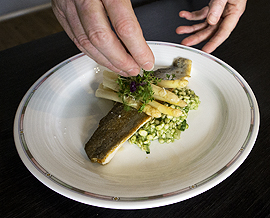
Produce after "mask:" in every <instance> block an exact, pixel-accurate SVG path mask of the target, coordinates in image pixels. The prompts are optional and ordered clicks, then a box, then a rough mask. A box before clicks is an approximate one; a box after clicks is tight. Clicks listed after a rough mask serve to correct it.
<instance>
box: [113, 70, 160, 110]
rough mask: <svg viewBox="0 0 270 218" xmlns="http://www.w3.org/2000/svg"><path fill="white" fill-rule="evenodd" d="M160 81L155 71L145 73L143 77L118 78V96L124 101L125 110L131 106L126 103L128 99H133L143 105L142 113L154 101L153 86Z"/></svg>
mask: <svg viewBox="0 0 270 218" xmlns="http://www.w3.org/2000/svg"><path fill="white" fill-rule="evenodd" d="M158 81H160V79H158V78H156V77H155V76H154V74H153V71H143V75H138V76H132V77H123V76H118V79H117V83H118V84H119V91H118V95H119V97H120V98H121V99H122V101H123V103H124V105H125V109H126V110H128V109H129V106H128V105H127V103H126V100H125V99H126V97H128V96H129V97H132V98H133V99H135V100H138V101H141V102H142V105H141V107H140V108H139V112H142V111H143V109H144V107H145V106H146V104H148V103H149V102H150V101H152V100H154V98H153V94H154V92H153V90H152V87H151V84H157V82H158Z"/></svg>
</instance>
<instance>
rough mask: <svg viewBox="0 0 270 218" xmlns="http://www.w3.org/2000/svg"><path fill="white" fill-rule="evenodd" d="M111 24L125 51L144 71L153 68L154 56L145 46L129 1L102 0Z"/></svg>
mask: <svg viewBox="0 0 270 218" xmlns="http://www.w3.org/2000/svg"><path fill="white" fill-rule="evenodd" d="M103 4H104V7H105V8H106V10H107V13H108V16H109V18H110V20H111V23H112V25H113V27H114V29H115V31H116V33H117V35H118V37H119V38H120V39H121V41H122V42H123V44H124V45H125V46H126V49H127V50H128V51H129V52H130V54H131V56H132V57H133V58H134V60H135V61H136V62H137V63H138V65H139V66H140V67H141V68H143V69H145V70H152V69H153V67H154V61H155V59H154V55H153V53H152V51H151V49H150V48H149V46H148V45H147V43H146V41H145V39H144V37H143V33H142V30H141V27H140V25H139V22H138V20H137V18H136V16H135V13H134V11H133V8H132V5H131V2H130V1H129V0H124V1H123V0H114V1H111V0H103Z"/></svg>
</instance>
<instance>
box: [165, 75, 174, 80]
mask: <svg viewBox="0 0 270 218" xmlns="http://www.w3.org/2000/svg"><path fill="white" fill-rule="evenodd" d="M166 77H167V80H169V79H170V78H171V77H172V78H171V80H173V79H174V78H175V77H176V76H175V74H172V75H170V74H166Z"/></svg>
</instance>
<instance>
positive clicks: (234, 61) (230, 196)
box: [0, 0, 270, 218]
mask: <svg viewBox="0 0 270 218" xmlns="http://www.w3.org/2000/svg"><path fill="white" fill-rule="evenodd" d="M133 5H134V7H135V12H136V15H137V16H138V20H139V22H140V24H141V26H142V28H143V32H144V35H145V38H146V40H155V41H168V42H175V43H180V42H181V40H182V39H183V37H184V36H178V35H177V34H176V33H175V28H176V27H177V26H179V25H185V24H190V22H188V21H185V20H183V19H180V18H179V17H178V12H179V11H180V10H182V9H185V10H193V9H200V8H202V7H203V6H204V5H206V3H205V1H195V0H194V1H165V0H164V1H142V0H141V1H134V2H133ZM269 12H270V2H269V0H256V1H255V0H249V1H248V3H247V8H246V11H245V13H244V15H243V16H242V18H241V19H240V22H239V24H238V26H237V27H236V29H235V30H234V31H233V33H232V34H231V36H230V38H229V39H228V40H226V41H225V42H224V43H223V44H222V45H221V46H220V47H219V48H218V49H217V50H216V51H215V52H213V55H214V56H216V57H218V58H220V59H221V60H223V61H225V62H226V63H228V64H229V65H230V66H232V67H233V68H234V69H235V70H237V71H238V72H239V73H240V74H241V75H242V76H243V77H244V79H245V80H246V81H247V82H248V83H249V85H250V86H251V88H252V90H253V92H254V94H255V96H256V98H257V101H258V104H259V107H260V116H261V124H260V131H259V135H258V138H257V141H256V143H255V145H254V148H253V150H252V151H251V153H250V155H249V156H248V158H247V159H246V160H245V162H244V163H243V164H242V165H241V166H240V167H239V168H238V169H237V170H236V171H235V172H234V173H233V174H232V175H231V176H230V177H228V178H227V179H226V180H224V181H223V182H221V183H220V184H219V185H217V186H216V187H214V188H212V189H210V190H208V191H206V192H205V193H202V194H200V195H198V196H196V197H193V198H191V199H188V200H185V201H183V202H179V203H175V204H173V205H169V206H163V207H159V208H153V209H146V210H128V211H124V210H111V209H104V208H98V207H94V206H89V205H85V204H82V203H79V202H76V201H73V200H70V199H68V198H66V197H64V196H61V195H59V194H57V193H56V192H54V191H52V190H51V189H49V188H47V187H46V186H45V185H43V184H42V183H41V182H39V181H38V180H37V179H36V178H35V177H34V176H33V175H32V174H31V173H30V172H29V171H28V169H27V168H26V167H25V166H24V164H23V163H22V161H21V160H20V157H19V155H18V153H17V151H16V148H15V144H14V141H13V132H12V131H13V119H14V116H15V113H16V109H17V107H18V105H19V103H20V100H21V99H22V98H23V96H24V94H25V93H26V91H27V90H28V89H29V88H30V86H31V85H32V84H33V83H34V82H35V81H36V80H37V79H38V78H39V77H40V76H41V75H43V74H44V73H45V72H46V71H47V70H49V69H50V68H52V67H53V66H55V65H56V64H58V63H60V62H61V61H63V60H65V59H67V58H69V57H71V56H73V55H75V54H77V53H79V51H78V49H77V48H76V47H75V46H74V45H73V43H72V42H71V41H70V39H69V38H68V37H67V36H66V34H65V33H64V32H61V33H58V34H55V35H51V36H48V37H45V38H42V39H40V40H36V41H33V42H30V43H27V44H23V45H20V46H16V47H14V48H11V49H7V50H4V51H1V52H0V72H1V79H0V96H1V98H0V100H1V106H0V128H1V129H0V130H1V135H0V140H1V145H0V149H1V150H0V152H1V153H0V154H1V156H0V175H1V176H0V200H1V202H0V203H1V206H0V216H1V217H51V218H52V217H188V218H189V217H270V199H269V198H270V188H269V184H270V169H269V164H270V161H269V159H270V147H269V139H270V137H269V135H270V125H269V119H270V113H269V111H270V106H269V105H270V101H269V96H270V91H269V81H270V76H269V73H270V70H269V69H270V55H269V50H270V42H269V41H270V39H269V38H270V30H269V27H270V17H269ZM201 46H202V45H198V46H195V47H196V48H201Z"/></svg>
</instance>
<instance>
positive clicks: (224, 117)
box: [14, 42, 259, 209]
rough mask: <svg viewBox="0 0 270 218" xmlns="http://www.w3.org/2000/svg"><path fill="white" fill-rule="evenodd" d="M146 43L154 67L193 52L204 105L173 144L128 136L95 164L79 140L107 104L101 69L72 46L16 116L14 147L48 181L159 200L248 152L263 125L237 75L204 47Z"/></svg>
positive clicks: (82, 192) (174, 198)
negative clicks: (136, 141)
mask: <svg viewBox="0 0 270 218" xmlns="http://www.w3.org/2000/svg"><path fill="white" fill-rule="evenodd" d="M148 44H149V46H150V48H151V49H152V51H153V53H154V55H155V59H156V68H158V67H165V66H169V65H171V64H172V61H173V59H174V58H176V57H184V58H188V59H191V60H192V73H191V78H190V84H189V88H191V89H193V90H194V91H195V93H196V94H197V95H199V97H200V100H201V105H200V106H199V109H198V110H196V111H191V112H190V113H189V117H188V120H187V121H188V124H189V129H188V130H186V131H185V132H183V133H182V134H181V139H180V140H178V141H176V142H174V143H171V144H159V143H158V142H154V143H152V144H151V147H150V149H151V154H150V155H147V154H145V153H144V152H143V151H141V150H140V149H139V148H138V147H137V146H136V145H131V144H129V143H128V142H126V143H125V144H124V145H123V147H122V148H121V149H120V150H119V151H118V152H117V154H116V155H115V157H114V158H113V159H112V161H111V162H110V163H109V164H107V165H105V166H101V165H99V164H96V163H91V162H90V161H89V159H88V158H87V156H86V154H85V152H84V144H85V143H86V142H87V140H88V139H89V137H90V136H91V135H92V133H93V132H94V131H95V129H96V128H97V126H98V123H99V120H100V119H101V118H102V117H103V116H104V115H106V113H107V112H108V111H109V110H110V109H111V107H112V105H113V104H112V102H110V101H109V100H104V99H98V98H96V97H95V94H94V93H95V90H96V89H97V87H98V85H99V83H101V82H102V70H103V69H102V67H101V66H99V65H98V64H96V62H94V61H93V60H92V59H90V58H89V57H87V56H85V55H83V54H78V55H76V56H74V57H72V58H70V59H68V60H66V61H64V62H62V63H60V64H59V65H57V66H56V67H54V68H52V69H51V70H49V71H48V72H47V73H45V74H44V75H43V76H42V77H41V78H40V79H39V80H38V81H37V82H36V83H35V84H34V85H33V86H32V87H31V88H30V89H29V91H28V92H27V93H26V94H25V96H24V98H23V99H22V101H21V104H20V106H19V108H18V110H17V113H16V117H15V122H14V138H15V142H16V147H17V150H18V153H19V155H20V157H21V159H22V161H23V162H24V164H25V165H26V167H27V168H28V169H29V170H30V172H31V173H32V174H33V175H34V176H35V177H36V178H37V179H39V180H40V181H41V182H42V183H44V184H45V185H46V186H48V187H49V188H51V189H53V190H54V191H56V192H58V193H60V194H62V195H64V196H66V197H68V198H71V199H74V200H76V201H79V202H83V203H85V204H89V205H94V206H99V207H105V208H117V209H140V208H151V207H158V206H162V205H168V204H172V203H175V202H179V201H183V200H185V199H188V198H191V197H194V196H196V195H198V194H200V193H202V192H204V191H206V190H208V189H210V188H212V187H213V186H215V185H217V184H218V183H220V182H221V181H222V180H224V179H225V178H227V177H228V176H229V175H230V174H232V173H233V172H234V171H235V170H236V169H237V168H238V167H239V166H240V165H241V163H242V162H243V161H244V160H245V158H246V157H247V156H248V154H249V152H250V151H251V149H252V147H253V145H254V143H255V140H256V137H257V134H258V130H259V110H258V105H257V102H256V99H255V96H254V94H253V92H252V90H251V88H250V87H249V85H248V84H247V82H246V81H245V80H244V79H243V78H242V76H241V75H240V74H239V73H237V72H236V71H235V70H234V69H233V68H231V67H230V66H229V65H227V64H226V63H224V62H223V61H221V60H219V59H217V58H215V57H213V56H211V55H209V54H206V53H204V52H202V51H199V50H196V49H193V48H189V47H185V46H181V45H177V44H171V43H164V42H148Z"/></svg>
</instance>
